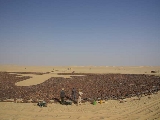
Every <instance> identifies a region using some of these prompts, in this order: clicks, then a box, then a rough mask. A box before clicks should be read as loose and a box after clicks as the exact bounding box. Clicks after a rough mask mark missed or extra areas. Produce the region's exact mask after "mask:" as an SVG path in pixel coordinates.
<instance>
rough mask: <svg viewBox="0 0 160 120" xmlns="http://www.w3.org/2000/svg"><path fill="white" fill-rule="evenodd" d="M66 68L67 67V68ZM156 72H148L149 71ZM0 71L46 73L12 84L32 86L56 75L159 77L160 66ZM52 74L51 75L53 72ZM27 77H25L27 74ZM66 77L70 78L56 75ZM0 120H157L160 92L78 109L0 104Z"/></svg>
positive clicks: (6, 67)
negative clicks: (140, 75) (122, 101)
mask: <svg viewBox="0 0 160 120" xmlns="http://www.w3.org/2000/svg"><path fill="white" fill-rule="evenodd" d="M68 68H71V70H70V69H68ZM153 70H154V71H156V72H157V73H151V71H153ZM0 71H7V72H50V73H49V74H44V75H29V76H31V77H32V78H31V79H28V80H25V81H22V82H19V83H16V85H20V86H28V85H36V84H40V83H42V82H44V80H47V79H49V78H50V77H54V76H55V77H57V76H59V75H57V73H71V72H72V71H75V73H123V74H125V73H126V74H152V75H158V76H159V75H160V67H155V66H132V67H122V66H121V67H115V66H101V67H96V66H86V67H84V66H79V67H78V66H68V67H63V66H61V67H54V66H53V67H46V66H39V67H38V66H16V65H0ZM53 71H54V72H53ZM27 76H28V74H27ZM60 77H70V76H62V75H61V76H60ZM0 106H1V109H0V120H65V119H67V120H76V119H78V120H155V119H156V120H160V92H158V94H153V95H151V96H150V97H148V96H144V97H142V98H141V99H140V100H136V99H135V98H127V99H126V102H124V103H120V102H119V101H116V100H109V101H106V103H102V104H99V103H98V104H96V105H92V104H90V103H84V104H82V105H80V106H77V105H75V104H72V105H68V106H66V105H63V106H62V105H60V104H55V103H53V104H48V107H43V108H40V107H38V106H36V104H35V103H12V102H0Z"/></svg>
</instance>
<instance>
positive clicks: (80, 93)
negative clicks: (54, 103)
mask: <svg viewBox="0 0 160 120" xmlns="http://www.w3.org/2000/svg"><path fill="white" fill-rule="evenodd" d="M76 94H77V92H76V89H75V88H73V89H72V93H71V100H72V101H73V102H76ZM82 94H83V93H82V92H81V91H80V89H79V91H78V100H77V104H78V105H80V104H81V101H82ZM65 97H66V96H65V91H64V88H62V90H61V92H60V98H61V104H62V105H64V104H65V100H64V99H65Z"/></svg>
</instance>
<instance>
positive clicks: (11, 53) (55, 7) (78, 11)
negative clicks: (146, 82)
mask: <svg viewBox="0 0 160 120" xmlns="http://www.w3.org/2000/svg"><path fill="white" fill-rule="evenodd" d="M0 64H14V65H35V66H90V65H92V66H160V0H0Z"/></svg>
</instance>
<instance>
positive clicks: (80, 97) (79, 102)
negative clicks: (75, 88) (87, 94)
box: [78, 90, 83, 105]
mask: <svg viewBox="0 0 160 120" xmlns="http://www.w3.org/2000/svg"><path fill="white" fill-rule="evenodd" d="M82 94H83V93H82V92H81V91H80V90H79V92H78V105H80V104H81V101H82Z"/></svg>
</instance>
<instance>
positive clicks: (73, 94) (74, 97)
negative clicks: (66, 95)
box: [71, 88, 76, 101]
mask: <svg viewBox="0 0 160 120" xmlns="http://www.w3.org/2000/svg"><path fill="white" fill-rule="evenodd" d="M71 97H72V101H75V100H76V89H75V88H73V89H72V95H71Z"/></svg>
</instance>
